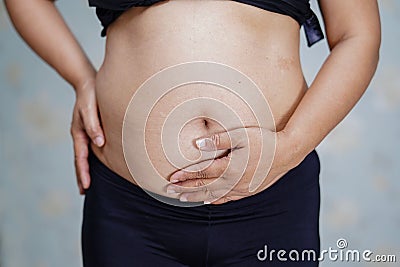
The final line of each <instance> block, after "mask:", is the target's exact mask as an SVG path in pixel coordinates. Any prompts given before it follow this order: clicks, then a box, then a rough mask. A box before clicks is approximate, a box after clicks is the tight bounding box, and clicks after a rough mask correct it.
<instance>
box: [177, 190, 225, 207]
mask: <svg viewBox="0 0 400 267" xmlns="http://www.w3.org/2000/svg"><path fill="white" fill-rule="evenodd" d="M225 193H226V191H225V190H217V191H213V190H203V191H196V192H187V193H182V194H181V195H180V197H179V200H180V201H182V202H204V203H205V204H209V203H211V202H213V201H216V200H218V199H219V198H221V197H222V196H223V195H224V194H225Z"/></svg>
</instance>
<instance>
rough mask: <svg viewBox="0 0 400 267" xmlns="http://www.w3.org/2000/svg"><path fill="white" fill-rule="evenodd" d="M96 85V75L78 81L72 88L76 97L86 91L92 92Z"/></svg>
mask: <svg viewBox="0 0 400 267" xmlns="http://www.w3.org/2000/svg"><path fill="white" fill-rule="evenodd" d="M95 85H96V73H93V74H91V75H88V76H86V77H84V78H81V79H79V80H78V81H77V82H75V83H74V84H73V85H72V86H73V87H74V90H75V93H76V95H79V94H81V93H83V92H87V91H88V90H92V89H94V88H95Z"/></svg>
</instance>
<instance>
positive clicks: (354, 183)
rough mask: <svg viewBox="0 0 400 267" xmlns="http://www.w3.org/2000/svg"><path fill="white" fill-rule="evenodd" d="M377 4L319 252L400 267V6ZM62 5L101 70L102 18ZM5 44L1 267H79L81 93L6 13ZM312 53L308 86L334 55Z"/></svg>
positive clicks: (333, 161)
mask: <svg viewBox="0 0 400 267" xmlns="http://www.w3.org/2000/svg"><path fill="white" fill-rule="evenodd" d="M312 2H314V1H312ZM379 3H380V10H381V16H382V26H383V43H382V49H381V61H380V65H379V69H378V71H377V74H376V76H375V78H374V80H373V82H372V84H371V86H370V88H369V89H368V91H367V93H366V94H365V96H364V97H363V98H362V100H361V101H360V102H359V104H358V105H357V106H356V108H355V109H354V110H353V111H352V112H351V113H350V115H349V116H348V117H347V118H346V119H345V120H344V121H343V123H341V124H340V125H339V126H338V127H337V128H336V129H335V130H334V131H333V132H332V133H331V134H330V135H329V136H328V138H327V139H326V140H324V142H323V143H322V144H321V145H320V146H319V147H318V148H317V151H318V152H319V155H320V158H321V164H322V169H321V187H322V207H321V220H320V221H321V239H322V240H321V241H322V243H321V248H322V249H328V248H329V247H332V248H334V249H335V248H337V247H336V241H337V240H338V239H339V238H345V239H346V240H347V242H348V245H349V247H348V248H349V249H359V250H364V249H370V250H372V251H373V252H374V253H375V254H395V255H396V256H397V264H389V263H381V264H379V263H374V264H372V263H371V264H369V265H373V266H400V265H399V262H400V234H399V229H400V205H399V203H400V179H399V178H400V164H399V163H400V162H399V156H398V154H399V151H400V142H399V137H400V123H399V121H400V120H399V118H400V53H398V47H399V45H398V41H399V40H400V27H399V25H400V24H399V22H400V16H399V14H400V2H399V1H396V0H381V1H379ZM57 5H58V6H59V8H60V11H61V13H62V14H63V15H64V16H65V19H66V21H67V23H68V24H69V26H70V27H71V28H72V31H73V32H74V33H75V34H76V36H77V38H78V39H79V41H80V42H81V44H82V46H83V47H84V49H85V50H86V52H87V54H88V55H89V57H90V58H91V60H92V61H93V62H94V64H95V66H97V67H99V66H100V64H101V62H102V58H103V53H104V44H105V40H104V39H103V38H100V36H99V33H100V25H99V23H98V21H97V20H96V17H95V14H94V11H93V10H92V9H90V8H88V6H87V2H86V1H84V0H77V1H58V3H57ZM313 5H314V10H318V9H317V8H316V7H315V3H313ZM302 35H303V34H302ZM0 36H1V37H0V87H1V91H0V92H1V93H0V129H1V131H0V266H1V267H19V266H30V267H47V266H57V267H63V266H66V267H70V266H81V253H80V225H81V219H82V214H81V212H82V203H83V198H82V197H80V196H79V195H78V191H77V187H76V182H75V173H74V168H73V156H72V155H73V152H72V141H71V138H70V136H69V124H70V119H71V113H72V108H73V103H74V93H73V91H72V88H71V87H70V86H69V85H68V84H66V83H65V82H64V81H63V80H62V79H61V78H60V77H58V75H57V74H56V73H55V72H54V71H53V70H52V69H50V68H49V67H48V66H47V65H45V64H44V63H43V62H42V61H41V60H40V59H39V58H38V57H37V56H35V55H34V54H33V53H32V52H31V50H30V49H29V48H28V47H27V46H26V45H25V44H24V43H23V42H22V41H21V39H20V38H19V36H18V35H17V34H16V33H15V31H14V30H13V28H12V27H11V24H10V22H9V20H8V16H7V14H6V11H5V8H4V4H3V3H1V4H0ZM303 37H304V36H303ZM303 37H302V38H303ZM304 44H305V40H304V38H303V40H302V47H301V53H302V62H303V68H304V72H305V75H306V78H307V80H308V81H309V82H310V81H312V79H313V77H314V76H315V74H316V72H317V70H318V68H319V67H320V66H321V64H322V63H323V60H324V59H325V58H326V56H327V55H328V48H327V44H326V40H325V41H323V42H320V43H318V44H317V45H315V46H314V47H313V48H312V49H309V48H307V47H306V46H305V45H304ZM349 75H352V73H349ZM366 265H368V264H366V263H354V262H353V263H344V262H331V261H325V262H323V263H322V264H321V266H322V267H327V266H366Z"/></svg>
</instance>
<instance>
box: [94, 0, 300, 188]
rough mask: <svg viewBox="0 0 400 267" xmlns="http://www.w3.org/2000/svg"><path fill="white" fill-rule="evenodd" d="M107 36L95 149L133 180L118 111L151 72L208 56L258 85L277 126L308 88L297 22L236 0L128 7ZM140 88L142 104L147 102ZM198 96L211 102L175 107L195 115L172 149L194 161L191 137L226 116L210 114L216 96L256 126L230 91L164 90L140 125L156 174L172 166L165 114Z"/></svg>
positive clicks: (218, 125)
mask: <svg viewBox="0 0 400 267" xmlns="http://www.w3.org/2000/svg"><path fill="white" fill-rule="evenodd" d="M107 36H108V37H107V47H106V55H105V59H104V62H103V65H102V66H101V68H100V70H99V72H98V75H97V86H96V90H97V97H98V104H99V110H100V114H101V120H102V124H103V128H104V131H105V134H106V145H105V147H104V148H103V149H101V150H99V149H95V151H94V152H95V153H96V155H97V156H98V157H99V158H100V159H101V160H102V161H103V162H104V163H106V165H108V166H109V167H110V168H111V169H112V170H113V171H115V172H117V173H118V174H120V175H121V176H123V177H124V178H126V179H128V180H131V181H132V177H131V175H130V172H129V171H128V168H127V166H126V163H125V159H124V153H123V144H122V132H123V129H122V126H123V121H124V115H125V112H126V110H127V108H128V104H129V101H130V100H131V98H132V96H133V95H134V94H135V92H137V90H138V88H139V87H140V86H141V85H142V84H143V82H145V81H146V80H147V79H149V78H150V77H151V76H152V75H154V74H156V73H157V72H159V71H161V70H163V69H165V68H168V67H171V66H174V65H177V64H182V63H185V62H193V61H212V62H216V63H221V64H225V65H227V66H230V67H232V68H234V69H237V70H238V71H240V72H242V73H244V74H245V75H247V76H248V77H249V78H250V79H251V80H253V81H254V82H255V83H256V84H257V86H258V87H259V88H260V90H261V93H262V94H263V95H264V97H265V99H266V100H267V101H268V104H269V105H270V108H271V111H272V115H273V117H274V120H275V123H276V129H277V130H279V129H282V128H283V127H284V125H285V123H286V122H287V120H288V119H289V117H290V115H291V114H292V112H293V111H294V109H295V108H296V106H297V104H298V102H299V101H300V99H301V97H302V95H303V94H304V91H305V89H306V85H305V82H304V78H303V74H302V71H301V66H300V60H299V54H298V50H299V26H298V23H297V22H296V21H295V20H293V19H292V18H290V17H288V16H284V15H279V14H276V13H271V12H268V11H265V10H262V9H259V8H256V7H253V6H249V5H245V4H241V3H238V2H233V1H197V0H188V1H172V0H170V1H167V2H160V3H159V4H156V5H153V6H151V7H148V8H142V7H140V8H132V9H130V10H128V11H127V12H125V13H124V14H123V15H122V16H121V17H119V18H118V19H117V20H116V21H115V22H114V23H113V24H112V25H111V26H110V27H109V29H108V32H107ZM147 90H151V88H150V89H149V88H148V89H147ZM149 94H151V92H149ZM145 95H146V94H143V96H142V98H141V99H140V102H141V103H148V101H149V99H147V98H146V96H145ZM198 98H210V101H203V102H202V104H201V105H192V106H190V105H189V106H188V105H187V106H186V107H184V108H183V109H182V110H181V111H180V112H184V113H185V116H189V117H190V116H191V117H192V118H193V119H192V120H190V121H187V123H185V124H184V125H176V127H177V128H179V129H180V134H179V136H178V137H177V138H178V141H177V143H176V144H177V145H176V149H177V150H179V151H180V153H181V154H182V155H183V156H184V157H185V158H187V159H189V160H192V161H193V162H196V160H200V159H201V158H200V153H199V151H198V150H197V149H196V147H195V144H194V142H193V140H194V139H196V138H198V137H201V136H206V135H209V134H212V133H215V132H218V131H221V130H223V129H224V127H225V125H224V124H225V123H224V121H219V122H217V121H215V120H213V119H212V118H213V117H218V116H217V114H213V112H214V113H217V112H218V110H215V109H214V108H213V106H214V105H215V101H219V102H220V103H225V104H227V105H229V106H231V107H232V110H233V112H235V113H236V114H237V116H238V117H239V118H240V119H241V120H242V121H243V125H242V126H256V125H257V121H256V119H255V117H254V114H253V113H252V109H253V108H254V107H251V106H249V105H248V103H246V102H244V101H243V99H241V97H240V96H238V95H236V94H234V93H232V92H230V91H229V90H225V89H223V88H221V87H218V86H214V85H211V84H201V83H200V84H191V85H185V86H182V87H178V88H176V89H174V90H171V91H169V93H167V94H165V95H164V96H162V97H161V98H160V99H159V100H158V101H157V102H156V103H152V104H154V107H153V109H152V111H151V112H150V113H149V116H148V117H147V118H146V125H145V128H144V129H145V133H144V139H145V143H146V150H147V154H148V157H149V159H150V161H151V164H152V165H153V166H154V167H155V168H156V170H157V172H158V173H159V174H160V176H163V177H167V176H168V175H170V174H171V173H172V172H174V171H175V170H176V169H177V166H176V165H175V164H173V161H174V159H170V158H168V157H166V155H165V151H163V144H162V142H161V140H162V139H161V137H162V130H163V127H164V126H165V125H164V123H165V121H167V119H168V114H171V111H173V110H174V109H175V108H176V107H178V106H179V105H180V104H181V103H184V102H185V101H186V102H187V101H192V100H193V99H198ZM146 101H147V102H146ZM129 116H133V117H134V116H135V115H134V114H130V115H129ZM136 119H137V120H138V121H139V119H140V118H136ZM133 120H135V118H133ZM227 123H228V122H227ZM239 126H240V125H238V127H239ZM124 134H125V133H124ZM131 134H132V137H131V138H132V139H134V138H137V137H138V133H136V134H135V133H134V132H132V133H131ZM135 135H136V136H135ZM125 137H126V136H125ZM130 149H134V148H130ZM169 149H171V148H169ZM137 160H139V159H137ZM141 160H143V161H144V160H147V159H146V158H143V159H141ZM251 160H257V159H255V158H251ZM139 165H140V164H139V163H138V164H136V165H135V166H139ZM133 178H135V177H133ZM140 179H142V178H140ZM133 182H134V181H133ZM160 190H161V189H160ZM153 191H154V190H153ZM158 193H160V192H158Z"/></svg>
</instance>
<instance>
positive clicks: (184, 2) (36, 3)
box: [6, 0, 380, 267]
mask: <svg viewBox="0 0 400 267" xmlns="http://www.w3.org/2000/svg"><path fill="white" fill-rule="evenodd" d="M89 2H90V4H91V5H92V6H95V7H96V8H97V9H96V11H97V15H98V17H99V19H100V20H101V22H102V24H103V26H104V27H105V28H104V30H103V32H102V33H103V36H104V35H107V44H106V55H105V58H104V62H103V64H102V66H101V68H100V69H99V70H98V71H96V70H95V68H94V67H93V66H92V65H91V63H90V61H89V60H88V58H87V57H86V56H85V54H84V52H83V51H82V49H81V48H80V46H79V45H78V43H77V42H76V40H75V39H74V37H73V36H72V34H71V32H70V31H69V29H68V28H67V26H66V25H65V23H64V21H63V20H62V18H61V16H60V15H59V13H58V12H57V9H56V8H55V6H54V4H53V3H52V2H51V1H48V0H6V6H7V9H8V11H9V14H10V17H11V19H12V21H13V23H14V25H15V27H16V29H17V30H18V32H19V33H20V34H21V36H22V37H23V38H24V40H25V41H26V42H27V43H28V44H29V45H30V46H31V47H32V48H33V50H34V51H35V52H37V53H38V55H39V56H41V57H42V58H43V59H44V60H45V61H46V62H47V63H48V64H50V65H51V66H52V67H54V69H55V70H56V71H58V73H59V74H60V75H61V76H62V77H63V78H65V79H66V80H67V81H68V82H69V83H70V84H71V85H72V86H73V87H74V88H75V92H76V104H75V108H74V112H73V120H72V125H71V133H72V136H73V140H74V150H75V162H76V170H77V177H78V185H79V189H80V192H81V193H82V194H83V193H85V194H86V196H85V207H84V221H83V228H82V242H83V243H82V245H83V246H82V249H83V261H84V265H85V266H113V267H114V266H158V265H161V264H162V265H164V266H258V265H267V266H281V265H283V266H317V265H318V260H317V259H315V258H313V257H301V255H310V254H311V256H312V254H313V253H314V254H315V255H316V256H317V257H318V253H319V227H318V217H319V182H318V178H319V159H318V155H317V154H316V152H315V150H314V149H315V147H316V146H317V145H318V144H319V143H320V142H321V141H322V139H323V138H324V137H325V136H326V135H327V134H328V133H329V132H330V131H331V130H332V129H333V128H334V127H335V126H336V125H337V124H338V123H339V122H340V121H341V120H342V119H343V118H344V117H345V116H346V115H347V114H348V113H349V111H350V110H351V109H352V108H353V107H354V105H355V104H356V102H357V101H358V100H359V98H360V97H361V96H362V94H363V93H364V91H365V89H366V88H367V86H368V84H369V82H370V80H371V78H372V76H373V74H374V72H375V69H376V66H377V63H378V57H379V47H380V21H379V12H378V6H377V3H376V1H375V0H367V1H366V0H353V1H346V0H340V1H329V0H320V1H319V4H320V8H321V11H322V14H323V17H324V21H325V29H326V34H327V40H328V43H329V47H330V49H331V54H330V55H329V57H328V58H327V60H326V62H325V63H324V65H323V66H322V68H321V70H320V71H319V73H318V75H317V76H316V78H315V80H314V82H313V83H312V84H311V86H310V87H309V88H308V86H307V84H306V83H305V81H304V77H303V73H302V69H301V65H300V59H299V33H300V31H299V28H300V26H301V25H303V26H304V28H305V29H306V30H307V31H306V33H307V37H308V41H309V43H308V44H309V46H311V45H312V44H313V43H315V42H316V41H318V40H320V39H321V38H322V34H321V32H320V31H319V29H318V21H317V20H316V17H315V16H314V15H313V13H312V11H311V9H310V8H309V3H308V1H305V0H303V1H272V0H271V1H250V0H249V1H247V0H246V1H229V0H219V1H199V0H169V1H107V0H102V1H101V0H96V1H95V0H92V1H89ZM135 6H137V7H135ZM32 21H34V22H35V23H32ZM194 61H210V62H217V63H221V64H224V65H225V66H229V68H232V69H235V70H237V71H239V72H241V73H244V74H245V75H247V77H249V78H250V79H251V80H252V81H254V83H255V84H256V85H257V86H258V87H259V88H260V91H261V92H262V95H263V97H265V99H266V100H267V101H268V104H269V107H270V111H271V113H272V118H273V121H274V123H275V125H274V127H269V128H268V127H267V128H263V127H258V128H257V127H255V126H257V125H256V124H257V121H256V120H255V118H254V116H253V114H252V109H253V108H257V107H254V106H248V105H246V103H245V102H244V101H242V100H243V99H242V98H241V96H237V95H235V94H234V93H232V92H230V91H229V90H220V89H218V88H217V87H216V86H212V85H209V84H203V85H198V84H192V85H187V86H184V87H183V89H182V88H176V90H173V91H170V92H169V93H168V94H166V95H165V97H163V98H161V99H160V101H157V103H154V104H156V105H155V106H154V109H153V110H152V111H151V112H150V113H149V116H148V118H146V119H147V120H146V125H145V129H144V138H145V141H146V149H147V150H146V153H147V154H148V157H149V159H150V161H151V163H152V164H153V166H154V168H155V169H156V170H157V172H158V173H159V174H160V176H161V177H163V178H165V179H166V180H169V182H168V181H167V182H166V184H167V185H168V186H167V187H165V186H157V185H155V186H152V185H147V184H146V185H144V189H146V190H147V191H149V192H150V193H151V195H152V196H159V197H160V199H161V196H162V197H164V200H171V199H179V203H192V202H196V203H197V202H202V203H203V202H204V203H206V205H200V206H194V207H182V205H170V204H169V203H164V202H166V201H158V200H157V199H155V198H153V197H152V196H150V195H148V194H146V193H145V192H144V191H143V190H142V189H141V188H140V187H139V186H138V184H139V185H142V184H141V183H140V181H145V182H146V181H147V179H148V178H147V177H137V176H136V175H133V173H134V172H136V171H138V170H137V169H136V168H139V169H140V168H141V164H142V163H143V164H144V162H145V161H146V159H145V158H138V157H135V155H134V153H135V148H132V147H131V146H127V145H126V144H124V143H123V140H125V139H124V138H125V137H126V136H128V139H127V140H135V139H136V138H137V137H138V136H140V133H139V132H134V131H130V130H129V129H126V128H125V127H124V122H126V120H128V121H129V119H132V120H133V122H135V120H136V121H138V120H140V119H142V118H141V117H140V116H138V115H137V116H135V113H129V109H130V105H129V103H130V101H131V100H132V98H133V97H134V96H135V93H137V92H138V91H139V88H140V87H141V85H143V84H144V83H145V82H146V81H147V80H148V79H149V77H153V75H155V74H157V73H158V72H159V71H160V70H166V69H169V68H170V67H171V66H177V65H179V64H182V63H185V62H194ZM147 95H148V97H149V98H146V97H145V96H144V97H141V98H140V99H139V100H138V101H139V102H138V103H143V104H144V105H147V104H149V103H148V102H149V99H150V97H151V93H148V94H147ZM209 96H212V98H213V99H214V100H217V101H219V103H226V104H232V103H233V105H232V106H234V112H236V114H237V116H238V117H239V118H240V119H241V120H242V121H243V126H242V127H236V128H235V129H233V128H226V129H225V128H224V124H225V120H226V121H228V120H229V119H230V118H229V117H222V121H221V120H220V121H217V120H213V119H212V118H213V117H215V116H217V113H218V110H217V111H216V110H215V108H214V105H216V104H215V101H211V100H210V101H209V102H207V101H205V102H203V103H202V105H198V106H193V107H192V108H190V109H184V110H183V111H184V113H185V115H187V116H189V117H191V118H192V119H191V120H190V121H188V122H187V123H185V124H184V125H176V127H178V128H179V127H180V128H181V130H180V131H179V140H178V144H177V145H176V146H174V147H175V148H176V150H177V151H178V150H179V151H180V152H181V154H183V155H184V156H185V157H186V158H188V159H189V160H192V162H194V164H192V165H190V166H187V168H185V166H176V165H174V164H171V162H170V161H168V159H167V158H166V157H165V154H164V153H163V148H162V145H164V144H163V143H162V142H161V139H160V136H162V134H163V133H162V127H163V123H164V121H166V120H167V119H168V118H167V117H168V116H167V115H168V114H170V113H171V111H172V110H173V109H174V107H177V106H179V105H180V103H182V102H185V101H187V100H191V99H194V98H202V99H204V98H205V97H209ZM150 104H153V103H150ZM256 105H257V104H256ZM166 114H167V115H166ZM98 115H100V116H98ZM99 118H101V119H99ZM100 121H101V122H100ZM173 123H174V122H172V125H173ZM128 125H129V124H128ZM260 132H262V133H265V135H263V136H270V134H271V133H272V134H273V135H274V138H270V139H269V140H271V139H274V140H275V143H274V146H275V152H274V158H273V162H272V165H271V166H270V169H269V172H268V173H265V177H263V179H262V181H261V183H260V184H259V185H260V186H258V187H257V188H256V190H249V185H250V184H251V177H252V174H253V173H254V170H255V168H256V165H257V162H258V160H259V159H260V157H261V156H260V155H259V153H258V152H257V151H258V149H257V148H258V147H259V146H260V144H261V142H262V141H263V140H262V139H261V138H260ZM227 133H229V135H228V134H227ZM246 135H247V136H246ZM167 137H168V135H167ZM229 137H231V139H229ZM275 137H276V139H275ZM204 138H205V139H204ZM243 140H247V141H248V142H247V143H246V141H243ZM195 141H197V142H196V143H195ZM267 142H268V140H267ZM137 144H138V143H137ZM196 145H197V146H196ZM199 149H201V150H220V151H222V153H221V154H218V155H214V156H213V157H211V158H209V161H207V162H208V165H207V167H206V168H199V166H200V165H201V164H200V163H202V162H204V158H199ZM248 152H250V153H248ZM246 153H248V154H249V158H248V161H247V162H246V163H247V164H246V168H245V170H238V169H236V170H235V169H234V168H233V167H232V166H231V165H229V162H230V160H231V159H232V160H233V159H234V158H238V159H239V161H237V162H241V160H240V159H241V158H243V155H244V154H246ZM126 155H133V158H132V160H129V159H128V160H126V157H124V156H126ZM213 158H215V160H213ZM141 161H143V162H141ZM172 161H174V159H172ZM130 164H133V165H134V166H135V169H132V168H129V165H130ZM199 164H200V165H199ZM262 164H263V166H265V165H269V164H267V163H262ZM193 166H195V167H193ZM196 166H197V167H196ZM179 169H184V170H182V171H178V170H179ZM193 170H196V171H195V172H192V171H193ZM227 170H229V172H227ZM139 171H140V170H139ZM224 172H226V175H225V174H224ZM242 172H243V173H242ZM89 173H90V176H89ZM242 174H243V175H242ZM234 176H238V177H239V178H240V179H239V180H238V181H236V180H235V179H234V178H232V177H234ZM218 177H224V179H222V180H221V179H220V180H218V179H217V178H218ZM149 180H151V179H150V178H149ZM214 181H219V183H212V182H214ZM221 181H222V182H221ZM232 181H234V182H232ZM212 184H213V185H212ZM226 185H228V186H226ZM221 188H224V190H222V192H220V191H221ZM226 188H228V189H226ZM279 250H283V251H284V252H285V253H283V252H281V253H277V252H278V251H279ZM292 250H295V251H298V253H299V255H300V256H299V257H296V256H295V255H296V253H292V254H290V253H289V252H290V251H292ZM310 251H312V252H313V253H311V252H310ZM274 252H275V254H274ZM302 252H306V253H302ZM289 255H291V257H289ZM293 255H294V256H293Z"/></svg>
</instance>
